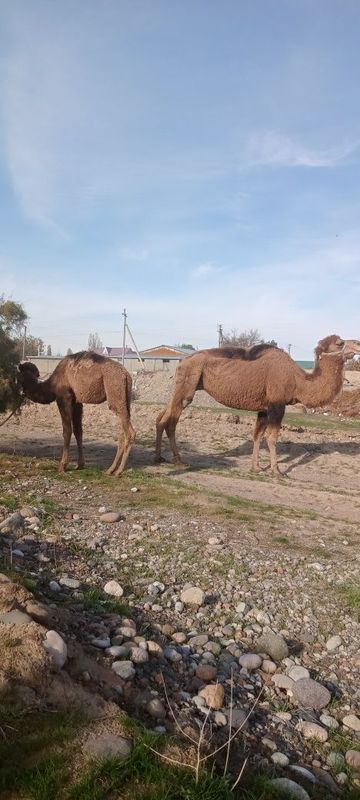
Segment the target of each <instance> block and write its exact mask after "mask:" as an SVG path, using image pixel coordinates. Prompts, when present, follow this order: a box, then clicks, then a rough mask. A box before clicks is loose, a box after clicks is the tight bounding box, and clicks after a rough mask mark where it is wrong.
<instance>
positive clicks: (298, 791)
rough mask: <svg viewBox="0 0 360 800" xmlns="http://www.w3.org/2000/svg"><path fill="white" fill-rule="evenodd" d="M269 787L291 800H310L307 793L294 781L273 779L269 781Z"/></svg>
mask: <svg viewBox="0 0 360 800" xmlns="http://www.w3.org/2000/svg"><path fill="white" fill-rule="evenodd" d="M270 786H273V787H274V789H278V790H279V792H283V794H284V795H285V793H286V796H287V797H288V798H289V800H290V798H291V800H310V797H309V795H308V793H307V792H306V791H305V789H303V787H302V786H299V784H298V783H295V781H291V780H289V778H275V779H274V780H272V781H270Z"/></svg>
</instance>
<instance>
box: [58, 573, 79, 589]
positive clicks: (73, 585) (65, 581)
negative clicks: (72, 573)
mask: <svg viewBox="0 0 360 800" xmlns="http://www.w3.org/2000/svg"><path fill="white" fill-rule="evenodd" d="M59 583H60V586H66V587H67V588H68V589H78V588H79V586H80V581H78V580H77V578H68V577H67V576H66V575H65V576H64V577H63V578H60V580H59Z"/></svg>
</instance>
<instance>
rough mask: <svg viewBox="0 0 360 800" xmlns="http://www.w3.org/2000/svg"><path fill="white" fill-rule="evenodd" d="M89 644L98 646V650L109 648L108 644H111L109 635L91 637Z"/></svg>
mask: <svg viewBox="0 0 360 800" xmlns="http://www.w3.org/2000/svg"><path fill="white" fill-rule="evenodd" d="M91 644H92V646H93V647H98V648H99V650H106V648H109V647H110V644H111V642H110V637H109V636H104V637H101V636H99V637H98V638H97V639H92V640H91Z"/></svg>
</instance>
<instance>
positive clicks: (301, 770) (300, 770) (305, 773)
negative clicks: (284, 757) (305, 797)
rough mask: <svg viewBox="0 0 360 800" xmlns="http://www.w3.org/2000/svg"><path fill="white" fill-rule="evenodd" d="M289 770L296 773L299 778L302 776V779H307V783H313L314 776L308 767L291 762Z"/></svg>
mask: <svg viewBox="0 0 360 800" xmlns="http://www.w3.org/2000/svg"><path fill="white" fill-rule="evenodd" d="M289 771H290V772H295V775H298V776H299V778H302V779H303V780H304V781H308V783H311V784H315V783H316V778H315V777H314V775H313V774H312V772H310V770H309V769H306V768H305V767H301V766H300V765H299V764H291V765H290V767H289Z"/></svg>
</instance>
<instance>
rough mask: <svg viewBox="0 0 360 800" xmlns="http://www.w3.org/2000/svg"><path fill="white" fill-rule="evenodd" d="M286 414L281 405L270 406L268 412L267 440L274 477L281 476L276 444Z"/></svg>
mask: <svg viewBox="0 0 360 800" xmlns="http://www.w3.org/2000/svg"><path fill="white" fill-rule="evenodd" d="M284 414H285V406H284V405H281V404H280V403H273V404H271V405H269V407H268V412H267V426H266V432H265V438H266V441H267V445H268V448H269V452H270V466H271V471H272V473H273V474H274V475H281V474H282V473H281V472H280V470H279V467H278V463H277V454H276V444H277V440H278V437H279V433H280V428H281V423H282V420H283V416H284Z"/></svg>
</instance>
